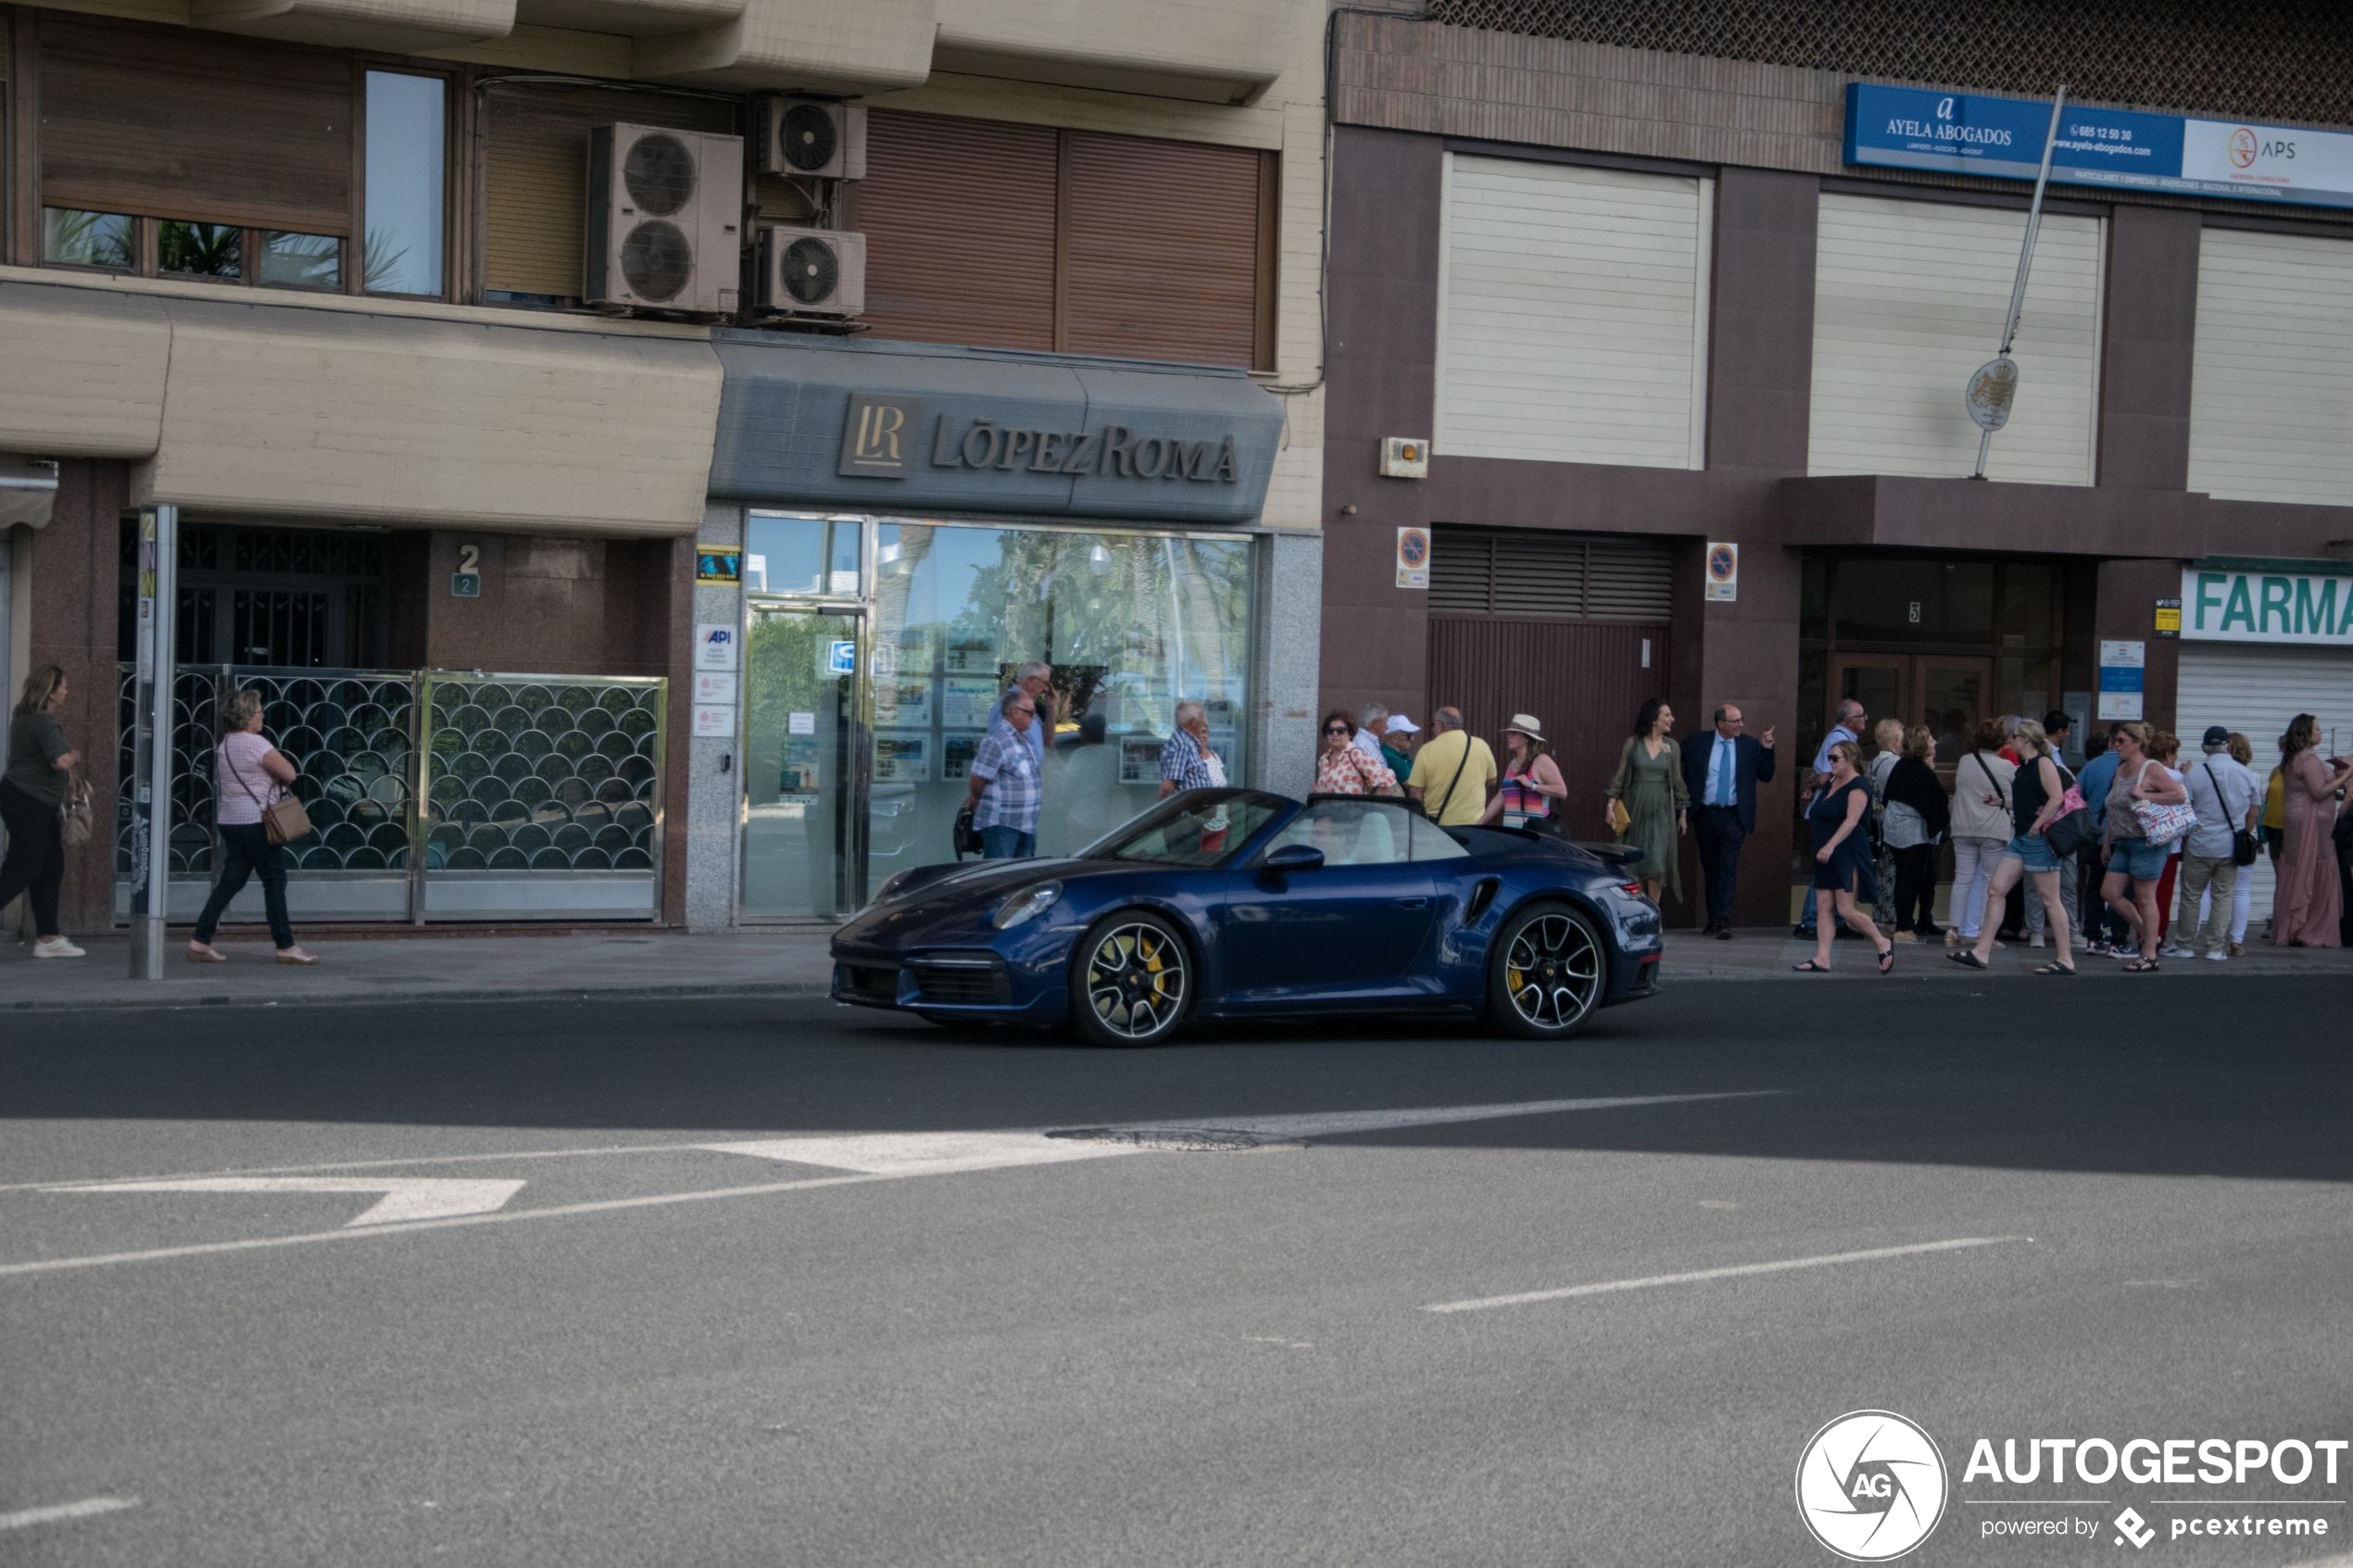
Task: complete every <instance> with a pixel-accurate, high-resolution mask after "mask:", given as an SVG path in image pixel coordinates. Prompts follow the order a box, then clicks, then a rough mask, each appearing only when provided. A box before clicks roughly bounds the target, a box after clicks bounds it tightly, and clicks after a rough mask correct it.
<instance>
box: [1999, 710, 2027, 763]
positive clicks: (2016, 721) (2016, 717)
mask: <svg viewBox="0 0 2353 1568" xmlns="http://www.w3.org/2000/svg"><path fill="white" fill-rule="evenodd" d="M2025 722H2026V716H2025V715H2024V714H2022V713H2005V714H2003V715H2002V759H2003V760H2004V761H2006V762H2007V763H2008V764H2009V765H2010V766H2011V767H2013V768H2017V767H2021V766H2023V765H2024V764H2025V761H2026V754H2025V753H2023V752H2021V751H2020V750H2019V748H2018V728H2019V726H2020V724H2023V723H2025Z"/></svg>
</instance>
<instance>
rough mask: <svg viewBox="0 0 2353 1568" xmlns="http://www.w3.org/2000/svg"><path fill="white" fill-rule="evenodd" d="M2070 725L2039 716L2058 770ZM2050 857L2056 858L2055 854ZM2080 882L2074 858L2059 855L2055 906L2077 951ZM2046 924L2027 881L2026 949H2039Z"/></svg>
mask: <svg viewBox="0 0 2353 1568" xmlns="http://www.w3.org/2000/svg"><path fill="white" fill-rule="evenodd" d="M2074 723H2075V721H2073V720H2072V719H2070V718H2069V717H2068V716H2067V715H2066V714H2065V713H2063V712H2061V711H2060V710H2059V709H2056V708H2054V709H2051V710H2050V711H2049V712H2048V713H2045V714H2044V715H2043V738H2044V739H2045V740H2047V741H2049V742H2050V743H2051V760H2052V761H2054V762H2057V764H2058V765H2059V766H2060V767H2061V768H2065V767H2066V766H2067V746H2066V741H2067V734H2068V732H2069V731H2070V729H2072V728H2073V727H2074ZM2052 853H2054V854H2057V850H2054V851H2052ZM2082 881H2083V877H2082V863H2081V861H2080V860H2079V859H2078V858H2077V857H2075V856H2073V855H2060V856H2059V903H2060V904H2061V905H2062V906H2063V907H2064V908H2065V909H2066V910H2067V928H2068V930H2070V931H2071V932H2073V933H2074V934H2075V945H2076V946H2077V947H2082V945H2083V919H2082ZM2049 924H2050V917H2049V916H2047V915H2046V914H2045V913H2044V911H2043V896H2042V894H2041V893H2039V892H2037V891H2036V890H2035V884H2033V883H2032V882H2031V881H2030V882H2029V883H2028V884H2026V939H2027V945H2028V946H2029V947H2041V946H2043V943H2044V937H2045V934H2046V932H2047V930H2048V927H2049Z"/></svg>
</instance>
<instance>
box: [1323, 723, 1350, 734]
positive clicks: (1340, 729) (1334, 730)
mask: <svg viewBox="0 0 2353 1568" xmlns="http://www.w3.org/2000/svg"><path fill="white" fill-rule="evenodd" d="M1347 733H1348V730H1347V727H1346V726H1345V725H1341V724H1327V725H1325V726H1324V734H1327V735H1344V734H1347Z"/></svg>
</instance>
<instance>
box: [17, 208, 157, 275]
mask: <svg viewBox="0 0 2353 1568" xmlns="http://www.w3.org/2000/svg"><path fill="white" fill-rule="evenodd" d="M41 217H42V232H41V259H42V260H44V261H46V262H50V263H52V264H54V265H57V266H60V267H103V268H105V269H107V270H108V271H112V272H129V271H134V270H137V268H138V265H139V250H138V235H137V232H136V230H135V227H134V225H135V221H136V220H133V219H132V217H130V215H128V214H127V213H120V212H84V211H82V210H81V209H80V208H78V207H49V208H47V209H46V210H45V211H44V212H43V213H42V215H41Z"/></svg>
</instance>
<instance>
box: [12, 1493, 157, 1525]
mask: <svg viewBox="0 0 2353 1568" xmlns="http://www.w3.org/2000/svg"><path fill="white" fill-rule="evenodd" d="M138 1506H139V1499H137V1498H84V1499H82V1500H81V1501H80V1502H61V1503H53V1504H51V1505H50V1506H49V1507H47V1508H28V1509H25V1510H23V1511H22V1512H17V1513H0V1530H21V1529H24V1528H26V1527H27V1526H29V1525H33V1524H56V1523H57V1522H58V1521H59V1520H64V1519H88V1518H90V1517H91V1516H92V1515H94V1514H99V1513H120V1512H122V1511H123V1510H124V1509H126V1508H136V1507H138Z"/></svg>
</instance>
